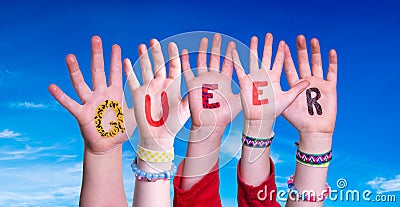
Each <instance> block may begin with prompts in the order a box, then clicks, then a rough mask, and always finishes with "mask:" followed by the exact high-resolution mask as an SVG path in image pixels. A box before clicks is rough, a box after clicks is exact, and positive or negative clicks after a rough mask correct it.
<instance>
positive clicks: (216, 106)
mask: <svg viewBox="0 0 400 207" xmlns="http://www.w3.org/2000/svg"><path fill="white" fill-rule="evenodd" d="M207 45H208V39H207V38H203V39H202V40H201V42H200V47H199V55H198V59H197V77H195V76H194V74H193V72H192V70H191V68H190V63H189V54H188V51H187V50H183V52H182V69H183V72H184V77H185V80H186V83H187V86H188V90H189V102H190V113H191V116H192V126H193V127H194V128H198V127H212V128H215V127H223V128H225V127H226V126H227V125H228V124H229V123H230V122H231V121H232V120H233V119H234V118H235V117H236V115H237V114H238V113H239V112H240V111H241V110H242V108H241V104H240V96H239V95H238V94H233V93H232V88H231V81H232V70H233V69H232V54H231V53H232V51H233V49H234V48H235V44H234V43H233V42H231V43H230V44H229V45H228V48H227V51H226V57H225V59H224V63H223V66H222V70H221V71H220V50H221V35H220V34H216V35H215V36H214V39H213V43H212V51H211V53H212V54H211V57H210V64H209V67H207Z"/></svg>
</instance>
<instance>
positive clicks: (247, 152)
mask: <svg viewBox="0 0 400 207" xmlns="http://www.w3.org/2000/svg"><path fill="white" fill-rule="evenodd" d="M272 125H273V121H266V120H245V123H244V129H243V133H244V134H245V135H247V136H250V137H256V138H271V137H272V136H273V131H272ZM269 157H270V147H268V148H252V147H248V146H245V145H243V147H242V157H241V159H240V169H239V170H240V173H241V175H242V179H243V181H244V182H245V183H246V184H248V185H252V186H258V185H260V184H261V183H262V182H264V181H265V180H266V179H267V178H268V177H269V176H270V171H271V169H270V160H269Z"/></svg>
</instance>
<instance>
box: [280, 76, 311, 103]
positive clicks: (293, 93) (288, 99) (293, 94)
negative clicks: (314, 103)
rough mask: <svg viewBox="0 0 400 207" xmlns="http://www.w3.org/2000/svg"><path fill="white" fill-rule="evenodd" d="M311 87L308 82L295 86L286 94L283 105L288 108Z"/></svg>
mask: <svg viewBox="0 0 400 207" xmlns="http://www.w3.org/2000/svg"><path fill="white" fill-rule="evenodd" d="M309 85H310V82H308V81H306V80H305V81H301V82H299V83H297V84H296V85H294V86H293V87H292V88H291V89H290V90H289V91H287V92H286V93H285V98H284V103H283V105H284V106H285V108H286V107H288V106H289V105H290V104H292V103H293V101H294V100H295V99H296V98H297V97H298V96H299V95H300V94H301V93H302V92H303V91H304V90H305V89H306V88H307V87H308V86H309Z"/></svg>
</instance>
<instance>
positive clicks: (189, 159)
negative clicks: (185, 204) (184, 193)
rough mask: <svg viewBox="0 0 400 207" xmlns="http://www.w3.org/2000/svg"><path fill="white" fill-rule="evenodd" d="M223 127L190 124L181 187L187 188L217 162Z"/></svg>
mask: <svg viewBox="0 0 400 207" xmlns="http://www.w3.org/2000/svg"><path fill="white" fill-rule="evenodd" d="M224 131H225V127H196V126H192V129H191V132H190V138H189V144H188V148H187V152H186V158H185V163H184V165H183V167H182V183H181V186H180V187H181V188H182V189H184V190H189V189H190V188H191V187H192V186H193V185H194V184H196V183H197V182H199V181H200V180H201V179H202V178H203V177H204V176H205V175H207V173H209V172H210V171H211V170H212V168H213V167H214V166H215V164H216V163H217V162H218V156H219V152H220V145H221V137H222V135H223V133H224Z"/></svg>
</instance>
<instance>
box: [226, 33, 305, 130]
mask: <svg viewBox="0 0 400 207" xmlns="http://www.w3.org/2000/svg"><path fill="white" fill-rule="evenodd" d="M272 42H273V36H272V34H270V33H268V34H267V35H266V36H265V43H264V52H263V57H262V62H261V68H260V66H259V64H258V52H257V45H258V39H257V37H253V38H251V43H250V73H249V74H248V75H247V74H246V72H245V71H244V69H243V67H242V64H241V62H240V59H239V55H238V52H237V51H236V50H235V51H234V52H233V60H234V66H235V70H236V73H237V76H238V79H239V84H240V89H241V100H242V106H243V111H244V117H245V128H246V123H248V122H252V121H258V122H259V124H258V123H257V124H251V123H250V125H252V126H255V125H257V127H258V129H257V131H256V132H257V133H255V132H251V133H252V135H250V136H256V137H260V136H261V137H265V136H270V134H265V133H267V132H270V131H271V130H272V125H273V123H274V121H275V118H276V117H278V116H279V115H280V114H281V113H282V112H283V111H284V110H285V109H286V108H287V107H288V106H289V105H290V104H291V103H292V102H293V101H294V100H295V99H296V97H297V96H298V95H299V94H300V93H301V92H302V91H304V89H305V88H306V87H307V86H308V84H309V83H308V82H307V81H299V82H298V83H296V84H293V85H291V89H290V90H289V91H287V92H284V91H282V89H281V85H280V79H281V74H282V67H283V62H284V52H285V47H286V44H285V42H284V41H281V42H280V43H279V47H278V51H277V53H276V56H275V61H274V64H273V65H272V68H271V58H272ZM261 122H262V123H261ZM245 130H246V129H245ZM260 133H261V134H260Z"/></svg>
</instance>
